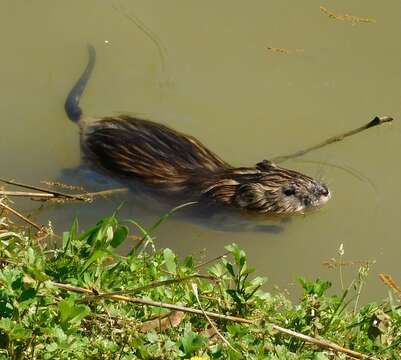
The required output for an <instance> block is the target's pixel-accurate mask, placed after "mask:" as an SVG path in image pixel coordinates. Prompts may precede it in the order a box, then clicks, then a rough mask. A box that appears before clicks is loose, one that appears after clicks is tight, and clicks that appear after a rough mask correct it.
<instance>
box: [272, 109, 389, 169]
mask: <svg viewBox="0 0 401 360" xmlns="http://www.w3.org/2000/svg"><path fill="white" fill-rule="evenodd" d="M393 120H394V119H393V118H391V117H389V116H382V117H378V116H376V117H375V118H374V119H373V120H371V121H369V122H368V123H367V124H365V125H363V126H361V127H359V128H357V129H354V130H351V131H347V132H345V133H342V134H339V135H336V136H332V137H330V138H328V139H327V140H325V141H323V142H321V143H319V144H317V145H314V146H311V147H309V148H306V149H303V150H299V151H296V152H294V153H292V154H289V155H283V156H276V157H274V158H272V159H271V160H272V161H273V162H276V163H280V162H284V161H287V160H289V159H293V158H297V157H300V156H302V155H305V154H307V153H308V152H311V151H313V150H317V149H320V148H322V147H324V146H326V145H330V144H332V143H335V142H338V141H341V140H344V139H345V138H346V137H348V136H352V135H355V134H358V133H360V132H361V131H364V130H367V129H369V128H371V127H374V126H378V125H383V124H385V123H388V122H392V121H393Z"/></svg>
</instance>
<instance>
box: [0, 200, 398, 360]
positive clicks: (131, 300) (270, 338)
mask: <svg viewBox="0 0 401 360" xmlns="http://www.w3.org/2000/svg"><path fill="white" fill-rule="evenodd" d="M2 204H3V205H5V204H4V201H3V203H2ZM175 210H176V209H173V210H172V211H171V212H170V213H168V214H166V215H164V216H163V217H162V218H161V219H159V220H158V221H157V222H156V223H155V225H154V226H153V227H151V228H150V229H145V228H144V227H143V226H141V225H140V224H139V223H138V222H136V221H134V220H129V221H126V222H120V221H119V220H118V219H117V217H116V215H115V214H113V215H112V216H110V217H106V218H103V219H101V220H100V221H99V222H98V223H97V224H96V225H95V226H93V227H91V228H89V229H87V230H84V231H80V230H79V227H78V220H77V219H75V220H74V221H73V223H72V226H71V228H70V230H69V231H68V232H65V233H63V234H62V236H57V235H56V234H54V233H53V232H52V230H51V227H48V228H46V229H44V228H42V227H39V228H40V231H39V230H38V229H36V230H34V229H35V227H33V226H32V227H31V228H24V227H22V226H20V225H16V224H13V223H12V222H11V220H10V219H9V218H8V217H7V212H6V211H4V212H3V213H2V215H1V218H0V359H84V358H91V359H92V358H93V359H95V358H96V359H194V360H195V359H198V360H199V359H272V360H273V359H274V360H281V359H316V360H324V359H348V358H349V359H399V358H401V306H400V300H401V290H400V288H399V286H398V285H397V283H396V281H395V280H394V279H393V278H392V277H391V276H390V275H388V274H381V279H382V281H383V282H384V283H385V284H386V285H387V286H388V288H389V294H388V298H387V299H386V300H385V301H383V302H382V303H369V304H360V303H359V297H360V294H361V292H362V290H363V286H364V284H365V283H366V281H367V276H368V272H369V268H370V266H371V263H369V262H366V263H359V264H358V267H359V269H358V271H357V272H356V276H355V279H354V281H353V282H352V283H351V284H350V285H348V286H347V285H345V286H344V287H343V288H344V290H343V292H342V293H340V294H337V295H331V294H330V295H329V294H328V289H329V288H330V286H331V284H330V283H329V282H326V281H323V280H320V279H317V280H315V281H309V280H306V279H303V278H300V279H299V283H300V285H301V287H302V289H303V295H302V296H301V297H300V300H299V302H298V303H297V304H294V303H292V302H291V301H290V300H289V299H288V297H287V296H286V294H284V293H280V292H278V293H274V294H273V293H269V292H266V291H264V290H263V289H262V285H263V284H264V283H265V282H266V279H265V278H262V277H259V276H255V273H254V272H255V270H254V269H252V268H250V267H249V264H248V260H247V257H246V254H245V253H244V251H243V250H242V249H240V248H239V247H238V246H237V245H236V244H231V245H228V246H226V247H225V252H224V254H223V255H221V256H219V257H217V258H215V259H211V260H208V261H203V262H200V261H199V260H198V259H196V258H194V257H193V256H187V257H186V258H184V259H180V258H179V257H178V256H177V255H175V253H174V251H173V250H171V249H169V248H164V249H159V248H157V245H156V244H155V243H154V238H153V235H152V231H153V230H154V229H155V228H156V227H158V226H161V225H162V223H163V222H164V221H166V220H168V217H169V216H170V215H171V214H172V213H173V212H174V211H175ZM31 225H32V224H31ZM123 243H125V245H126V247H127V245H128V247H129V249H130V250H129V251H128V253H126V254H125V255H124V256H122V255H121V254H119V252H118V251H117V249H118V247H119V246H121V245H122V244H123ZM223 251H224V250H223V249H222V252H223ZM344 264H345V260H344V250H343V249H342V248H340V250H339V254H338V258H336V259H333V260H332V261H331V266H333V267H337V268H338V270H339V272H340V276H341V279H342V272H343V271H344V269H343V267H344V266H345V265H344ZM341 281H342V280H341ZM342 285H344V284H342Z"/></svg>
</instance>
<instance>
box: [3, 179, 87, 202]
mask: <svg viewBox="0 0 401 360" xmlns="http://www.w3.org/2000/svg"><path fill="white" fill-rule="evenodd" d="M0 181H1V182H4V183H6V184H9V185H14V186H19V187H23V188H26V189H31V190H38V191H41V192H44V193H47V194H53V195H54V197H64V198H68V199H78V200H85V199H84V198H83V197H82V196H81V195H70V194H66V193H63V192H60V191H53V190H49V189H45V188H42V187H39V186H32V185H26V184H22V183H19V182H16V181H13V180H6V179H2V178H0Z"/></svg>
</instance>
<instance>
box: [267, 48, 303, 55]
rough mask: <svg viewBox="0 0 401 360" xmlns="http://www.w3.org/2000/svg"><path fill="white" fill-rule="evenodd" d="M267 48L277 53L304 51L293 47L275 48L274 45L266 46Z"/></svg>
mask: <svg viewBox="0 0 401 360" xmlns="http://www.w3.org/2000/svg"><path fill="white" fill-rule="evenodd" d="M267 50H270V51H273V52H275V53H279V54H292V53H301V52H304V51H305V50H304V49H295V50H289V49H285V48H276V47H271V46H268V47H267Z"/></svg>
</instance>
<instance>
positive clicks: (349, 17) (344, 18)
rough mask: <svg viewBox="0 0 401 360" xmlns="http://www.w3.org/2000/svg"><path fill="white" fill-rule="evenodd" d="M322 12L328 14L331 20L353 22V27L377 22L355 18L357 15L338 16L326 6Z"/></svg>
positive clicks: (321, 8) (321, 9) (322, 7)
mask: <svg viewBox="0 0 401 360" xmlns="http://www.w3.org/2000/svg"><path fill="white" fill-rule="evenodd" d="M320 11H321V12H322V13H324V14H326V15H327V16H328V17H329V18H331V19H335V20H339V21H348V22H351V23H352V25H355V24H361V23H362V24H369V23H375V22H376V20H375V19H369V18H363V17H360V16H355V15H348V14H344V15H338V14H335V13H333V12H332V11H330V10H327V9H326V8H325V7H324V6H321V7H320Z"/></svg>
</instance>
